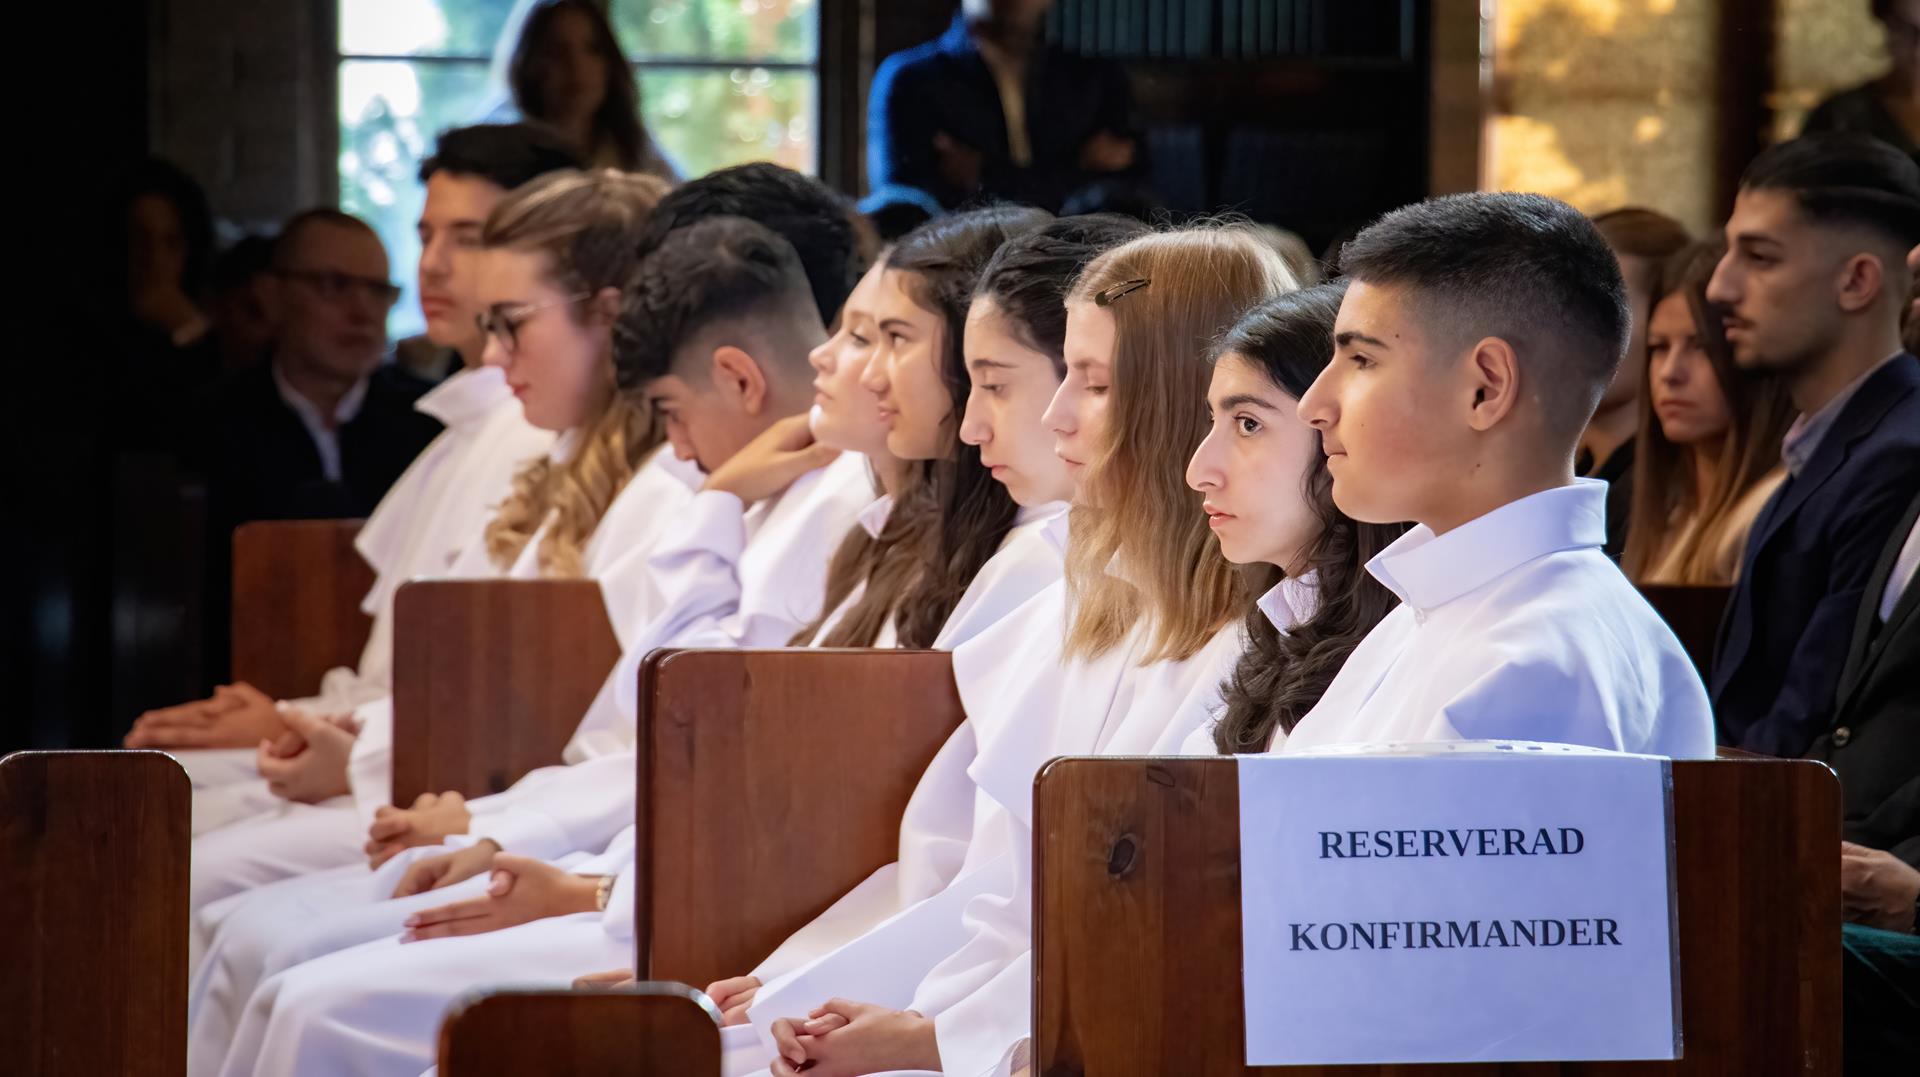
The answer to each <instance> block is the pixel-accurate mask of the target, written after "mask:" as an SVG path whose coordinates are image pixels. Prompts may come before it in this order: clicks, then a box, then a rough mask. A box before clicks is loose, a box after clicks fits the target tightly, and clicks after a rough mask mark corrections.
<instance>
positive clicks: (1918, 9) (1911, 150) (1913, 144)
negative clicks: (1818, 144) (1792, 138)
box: [1800, 0, 1920, 154]
mask: <svg viewBox="0 0 1920 1077" xmlns="http://www.w3.org/2000/svg"><path fill="white" fill-rule="evenodd" d="M1868 5H1869V7H1870V8H1871V9H1872V11H1873V17H1874V18H1875V19H1877V20H1879V23H1880V25H1881V26H1882V27H1883V28H1884V29H1885V30H1886V34H1887V57H1888V59H1889V60H1890V61H1891V62H1890V63H1889V65H1888V67H1887V73H1886V74H1884V75H1881V76H1880V77H1879V78H1877V79H1874V80H1873V81H1871V82H1868V83H1864V84H1862V85H1859V86H1855V87H1853V88H1852V89H1850V90H1843V91H1841V92H1840V93H1837V94H1834V95H1833V96H1832V97H1829V98H1827V99H1826V100H1825V101H1822V102H1821V103H1820V106H1819V107H1818V108H1816V109H1814V110H1813V111H1812V112H1811V113H1809V114H1808V116H1807V122H1806V125H1805V126H1803V127H1802V128H1801V129H1800V133H1801V134H1814V133H1816V132H1819V131H1859V132H1861V133H1863V134H1869V135H1872V136H1873V137H1875V138H1877V139H1880V140H1881V141H1883V142H1887V143H1890V144H1891V145H1892V146H1894V148H1896V149H1898V150H1900V151H1901V152H1902V153H1907V154H1920V0H1868Z"/></svg>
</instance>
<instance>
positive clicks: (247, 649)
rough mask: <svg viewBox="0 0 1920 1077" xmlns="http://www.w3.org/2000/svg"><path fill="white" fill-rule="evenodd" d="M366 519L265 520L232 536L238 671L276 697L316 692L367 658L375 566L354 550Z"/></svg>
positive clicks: (238, 675) (235, 673)
mask: <svg viewBox="0 0 1920 1077" xmlns="http://www.w3.org/2000/svg"><path fill="white" fill-rule="evenodd" d="M360 524H361V521H359V520H259V521H255V522H253V523H249V524H242V525H241V526H240V527H239V528H237V529H236V530H235V531H234V533H233V670H232V676H233V679H234V680H235V681H245V682H246V683H248V684H251V685H253V686H254V687H255V688H258V689H260V690H261V691H262V692H265V693H266V694H268V695H270V696H272V697H273V698H275V699H298V698H301V697H303V696H310V695H313V694H314V692H315V691H316V690H318V689H319V687H320V678H321V677H322V676H324V675H325V674H326V672H327V670H330V669H333V668H334V667H336V666H347V667H353V666H357V665H359V663H360V652H361V650H362V649H363V648H365V647H366V645H367V633H368V632H370V631H371V630H372V628H373V619H372V618H370V617H368V616H367V615H366V614H364V613H361V612H360V603H361V602H362V601H364V600H365V599H366V596H367V591H368V590H370V589H371V588H372V587H373V579H374V576H373V569H372V567H370V566H369V565H368V564H367V563H366V561H364V560H362V559H361V557H360V551H358V550H356V549H354V548H353V540H354V538H355V537H356V536H358V535H359V534H360Z"/></svg>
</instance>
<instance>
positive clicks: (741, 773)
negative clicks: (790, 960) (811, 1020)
mask: <svg viewBox="0 0 1920 1077" xmlns="http://www.w3.org/2000/svg"><path fill="white" fill-rule="evenodd" d="M640 700H641V706H640V711H641V717H640V721H641V738H642V739H641V743H642V744H643V746H644V750H643V752H642V756H641V760H640V766H641V772H640V778H639V780H640V789H641V790H642V795H641V797H640V801H639V803H640V812H641V818H640V820H639V829H640V842H639V846H638V852H639V855H638V858H637V863H638V865H639V872H640V874H639V880H638V881H639V884H640V885H638V886H636V887H635V898H636V901H637V903H638V908H637V910H636V915H635V918H634V923H635V924H636V925H638V929H637V930H636V936H637V937H636V940H635V945H636V949H637V952H638V960H639V962H640V963H639V964H638V965H637V966H636V967H637V968H640V969H643V970H646V971H645V973H644V974H645V975H647V976H648V977H650V978H652V979H656V980H679V981H682V982H685V983H699V984H706V983H712V982H713V981H715V980H717V979H720V978H722V977H724V976H734V975H739V974H742V973H745V972H746V971H748V970H749V969H751V968H752V967H753V966H754V965H755V964H756V963H758V962H759V961H760V960H761V959H762V958H764V957H766V956H767V955H768V954H769V953H772V952H773V950H774V948H775V947H776V946H778V945H779V944H780V943H781V942H783V941H785V939H786V937H787V936H788V935H791V934H792V933H793V932H794V931H796V930H798V929H799V928H801V927H803V926H805V925H806V924H807V923H808V922H809V921H810V920H812V919H813V918H814V917H816V916H818V915H819V914H820V913H821V912H823V911H825V910H826V908H827V907H828V906H829V905H831V904H832V903H833V902H834V901H836V900H838V899H839V898H840V897H841V896H842V895H844V894H845V893H846V892H847V891H849V890H851V889H853V887H854V886H855V885H857V884H858V883H860V882H861V880H863V879H865V878H866V877H867V876H869V875H871V874H872V873H873V872H874V871H875V870H877V869H879V868H880V867H882V866H884V865H886V864H888V863H891V862H892V861H893V860H895V859H896V857H897V855H898V851H899V844H900V816H901V814H902V813H903V812H905V810H906V805H907V800H908V798H910V797H911V796H912V794H913V790H914V787H915V786H916V785H917V784H918V783H919V781H920V776H921V774H922V772H924V771H925V770H926V768H927V764H928V763H929V762H930V761H932V759H933V757H934V754H935V753H936V752H938V751H939V749H940V746H941V745H942V744H944V743H945V742H946V740H947V738H948V737H949V736H950V735H951V734H952V732H953V730H954V728H955V727H956V726H958V725H959V724H960V722H961V720H962V718H963V717H964V714H963V712H962V709H961V705H960V696H959V691H958V690H957V689H956V688H955V687H954V682H953V663H952V659H951V656H949V655H948V654H946V653H945V652H942V651H895V650H889V651H856V650H819V649H795V650H778V651H738V650H733V651H657V652H655V653H654V654H652V655H650V656H649V657H648V659H647V661H646V663H645V664H644V666H643V667H642V670H641V687H640Z"/></svg>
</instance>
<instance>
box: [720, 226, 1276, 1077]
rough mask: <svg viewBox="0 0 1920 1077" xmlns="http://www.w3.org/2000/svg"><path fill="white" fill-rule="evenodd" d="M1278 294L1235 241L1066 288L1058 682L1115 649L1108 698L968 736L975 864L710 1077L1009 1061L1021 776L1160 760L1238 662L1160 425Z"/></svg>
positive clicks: (1053, 415)
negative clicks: (1075, 482)
mask: <svg viewBox="0 0 1920 1077" xmlns="http://www.w3.org/2000/svg"><path fill="white" fill-rule="evenodd" d="M1292 287H1293V278H1292V276H1291V274H1290V273H1289V272H1288V271H1287V269H1286V267H1285V265H1284V263H1283V262H1282V261H1281V260H1280V259H1279V258H1278V256H1277V255H1275V254H1274V253H1273V252H1272V251H1271V250H1269V249H1267V248H1266V247H1264V246H1262V245H1261V244H1260V243H1259V242H1258V241H1257V240H1255V239H1253V238H1252V237H1251V236H1249V235H1248V234H1246V233H1244V232H1241V231H1238V230H1217V229H1199V230H1188V231H1181V232H1174V233H1169V234H1165V235H1161V236H1154V237H1148V238H1145V239H1140V240H1136V241H1134V242H1132V243H1129V244H1127V245H1125V246H1122V247H1120V248H1118V249H1116V250H1114V251H1110V252H1108V253H1107V254H1106V255H1104V256H1102V257H1101V258H1100V259H1098V260H1096V261H1095V262H1094V263H1093V264H1092V265H1091V266H1089V267H1088V269H1087V270H1086V272H1085V273H1084V274H1083V275H1082V277H1081V279H1080V281H1079V282H1078V283H1077V284H1076V285H1075V287H1074V290H1073V293H1072V296H1071V297H1070V298H1069V302H1068V305H1067V317H1068V332H1067V351H1066V358H1067V362H1068V371H1067V376H1066V380H1065V382H1064V383H1063V385H1062V387H1061V389H1060V392H1059V393H1058V395H1057V396H1056V398H1055V401H1054V403H1053V405H1052V407H1051V409H1050V411H1049V418H1050V420H1051V421H1052V425H1053V428H1054V430H1055V432H1056V435H1057V438H1058V450H1059V452H1060V453H1061V455H1062V456H1063V457H1064V458H1065V459H1067V460H1068V461H1069V462H1070V466H1076V467H1077V466H1080V465H1082V464H1083V463H1084V462H1085V461H1089V460H1093V461H1097V463H1096V464H1095V466H1094V468H1093V471H1092V474H1091V476H1090V477H1088V479H1087V481H1086V482H1085V484H1083V487H1082V495H1081V498H1080V499H1079V500H1078V501H1077V502H1076V507H1075V509H1074V513H1075V517H1076V519H1075V522H1074V528H1075V530H1074V535H1073V541H1074V548H1073V549H1071V550H1070V551H1069V553H1068V557H1067V569H1068V592H1067V593H1068V596H1069V598H1070V603H1069V606H1068V611H1069V617H1068V635H1067V641H1066V647H1065V654H1066V657H1067V659H1068V672H1067V673H1066V674H1065V678H1066V679H1067V680H1068V682H1069V683H1070V684H1071V683H1072V682H1073V681H1074V680H1075V679H1076V678H1077V677H1078V676H1079V675H1080V671H1081V670H1082V669H1084V668H1086V667H1089V666H1092V667H1097V665H1098V664H1099V663H1100V662H1103V661H1112V660H1113V659H1114V656H1118V661H1119V663H1120V664H1121V665H1122V666H1123V667H1124V668H1125V669H1126V670H1127V675H1126V678H1125V681H1124V686H1123V688H1122V690H1121V691H1120V692H1119V693H1118V694H1117V696H1116V698H1115V699H1114V701H1113V706H1112V707H1110V708H1108V709H1107V710H1106V711H1105V712H1104V713H1093V712H1091V711H1087V710H1082V709H1080V708H1078V707H1072V706H1063V707H1062V708H1060V709H1058V710H1057V711H1056V712H1055V714H1056V718H1055V719H1054V720H1053V721H1050V722H1046V723H1044V724H1045V725H1046V727H1047V728H1046V729H1045V730H1044V735H1042V736H1038V737H1035V736H1025V737H991V736H990V737H988V738H986V739H985V740H984V741H983V743H982V745H981V748H980V752H979V755H978V758H977V759H976V760H975V761H974V764H973V766H972V767H971V768H970V771H969V773H970V774H971V776H972V777H973V778H974V780H975V781H976V782H977V783H978V788H979V790H980V793H981V796H982V798H983V806H984V809H985V810H983V811H982V812H981V813H980V814H979V817H978V818H977V819H976V825H975V829H974V838H973V842H972V845H973V848H970V850H969V853H970V855H973V856H974V862H975V864H977V865H978V867H977V868H975V869H974V870H971V871H968V872H964V873H963V874H962V876H961V877H960V879H958V880H956V881H955V883H954V885H953V886H950V887H949V888H948V890H947V892H946V893H944V894H942V895H939V896H937V897H936V898H935V899H932V900H930V901H927V902H922V903H921V904H920V905H918V906H915V907H914V908H911V909H908V910H906V911H905V912H903V913H902V914H900V915H898V916H896V917H894V918H893V919H892V920H890V921H888V922H887V923H886V924H883V925H881V926H880V927H879V928H877V929H875V930H874V931H872V932H869V933H868V935H867V936H866V937H864V938H862V939H860V940H858V941H856V942H854V943H853V944H851V945H849V946H847V947H844V948H842V950H840V951H838V952H836V953H833V954H829V955H827V956H826V957H825V958H822V959H821V960H819V961H817V962H815V963H814V964H813V965H812V966H811V967H807V968H802V969H800V970H797V971H796V972H794V973H791V974H790V975H789V976H788V977H787V978H786V979H785V980H784V981H782V982H779V983H773V984H769V985H767V986H765V987H763V988H761V989H760V990H759V992H758V993H757V997H756V998H755V999H754V1001H753V1003H752V1004H751V1005H750V1006H749V1007H748V1010H747V1017H748V1018H749V1019H750V1021H751V1022H752V1025H753V1033H754V1034H753V1036H752V1042H743V1041H745V1040H747V1039H748V1037H746V1036H743V1035H729V1036H728V1037H727V1039H726V1044H727V1046H728V1048H729V1057H728V1059H727V1063H726V1070H727V1072H728V1073H745V1072H751V1071H752V1069H753V1067H754V1066H756V1065H758V1066H768V1067H769V1068H770V1069H771V1071H772V1072H773V1073H775V1074H783V1075H784V1074H788V1073H794V1072H799V1071H800V1070H801V1069H802V1068H806V1069H809V1070H818V1071H820V1072H822V1073H829V1074H841V1073H846V1074H857V1073H873V1072H888V1071H896V1070H898V1071H915V1072H918V1071H922V1070H929V1071H938V1072H947V1073H964V1074H969V1075H971V1074H976V1073H985V1072H990V1071H993V1070H995V1069H996V1068H998V1069H1001V1070H1005V1069H1008V1068H1010V1067H1012V1066H1014V1065H1016V1064H1017V1063H1018V1062H1019V1057H1018V1049H1019V1045H1020V1044H1021V1042H1022V1041H1024V1040H1025V1039H1026V1038H1027V1036H1028V1035H1029V1031H1028V1024H1029V1017H1028V1014H1029V1012H1030V1009H1031V1001H1030V992H1029V989H1028V984H1029V982H1030V975H1029V973H1028V972H1027V971H1026V970H1027V968H1028V966H1029V965H1030V959H1029V958H1028V956H1027V951H1028V949H1029V948H1030V945H1031V941H1030V940H1031V926H1030V923H1029V920H1030V900H1031V897H1030V895H1031V881H1030V878H1031V864H1030V859H1031V844H1032V842H1031V831H1030V827H1031V799H1032V782H1033V779H1034V776H1035V774H1036V772H1037V771H1038V770H1039V769H1040V767H1041V766H1043V765H1044V763H1045V761H1046V760H1047V759H1048V758H1049V757H1051V756H1054V755H1060V754H1075V755H1083V754H1097V753H1113V754H1140V753H1143V752H1144V753H1156V752H1157V753H1170V752H1172V751H1175V750H1177V748H1178V746H1179V745H1180V744H1181V743H1182V742H1183V741H1184V740H1185V738H1186V737H1187V736H1188V735H1189V734H1190V733H1191V732H1192V730H1194V729H1196V728H1199V727H1200V726H1201V725H1203V724H1204V723H1205V722H1207V721H1208V720H1210V719H1211V718H1212V715H1213V712H1214V711H1215V710H1217V708H1218V701H1219V691H1220V688H1219V686H1220V683H1221V681H1222V680H1223V678H1224V677H1225V676H1226V674H1227V673H1228V671H1229V670H1231V668H1232V667H1233V665H1234V664H1235V663H1236V662H1237V660H1238V658H1239V654H1240V652H1241V650H1242V649H1243V647H1244V637H1243V633H1242V628H1241V625H1240V624H1239V622H1238V618H1237V616H1236V615H1237V614H1239V613H1240V611H1241V609H1242V601H1241V598H1240V594H1239V587H1238V585H1237V577H1236V573H1235V572H1234V571H1233V569H1232V567H1231V566H1230V565H1229V564H1228V563H1227V561H1226V560H1225V559H1224V558H1222V557H1221V556H1220V554H1219V552H1218V550H1217V549H1216V548H1214V544H1213V543H1212V541H1211V540H1210V539H1208V538H1207V536H1206V528H1207V522H1206V518H1205V516H1204V515H1203V514H1202V513H1201V512H1200V504H1199V502H1200V498H1199V497H1198V496H1197V495H1195V494H1193V493H1191V492H1190V491H1188V490H1187V489H1186V484H1185V480H1184V478H1183V474H1184V472H1185V470H1186V462H1187V455H1188V453H1189V452H1190V451H1191V450H1192V449H1193V448H1195V447H1196V445H1197V443H1198V442H1199V440H1200V439H1199V435H1200V434H1201V433H1202V432H1203V428H1202V427H1200V426H1199V424H1194V423H1191V422H1182V421H1181V420H1180V418H1179V417H1180V416H1184V415H1191V414H1195V413H1197V412H1201V411H1202V410H1203V409H1204V407H1205V398H1206V387H1207V381H1208V369H1207V365H1206V363H1205V362H1204V359H1203V357H1202V356H1200V355H1198V354H1196V353H1195V350H1194V343H1193V342H1194V341H1205V340H1211V339H1212V338H1214V337H1215V336H1217V335H1218V334H1219V333H1220V332H1222V331H1223V330H1225V329H1227V328H1228V327H1229V326H1231V325H1232V323H1233V321H1234V319H1235V318H1236V317H1237V316H1238V315H1239V314H1240V313H1241V312H1242V311H1243V310H1244V309H1245V308H1246V307H1248V306H1251V305H1252V304H1253V303H1255V302H1257V301H1259V300H1260V299H1261V298H1263V297H1264V296H1267V295H1271V294H1275V293H1278V292H1282V291H1286V290H1290V289H1291V288H1292ZM1169 441H1172V445H1171V446H1169V445H1168V442H1169ZM1170 447H1171V450H1172V454H1173V455H1171V456H1168V455H1167V453H1168V449H1169V448H1170ZM1295 455H1296V460H1297V461H1299V462H1301V463H1304V461H1305V454H1304V453H1296V454H1295ZM956 657H957V656H956ZM958 665H959V663H958V661H956V667H958ZM1066 692H1067V694H1068V695H1069V697H1070V698H1071V697H1073V696H1077V695H1079V694H1081V690H1080V689H1079V688H1078V687H1077V686H1076V687H1069V688H1067V689H1066ZM1029 713H1031V712H1029ZM976 849H977V850H979V854H977V855H976V854H975V850H976ZM989 856H991V859H989V858H988V857H989ZM983 861H984V862H983ZM956 905H957V906H958V908H957V909H956V908H955V907H954V906H956ZM935 940H937V941H935ZM854 1000H857V1001H854Z"/></svg>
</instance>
